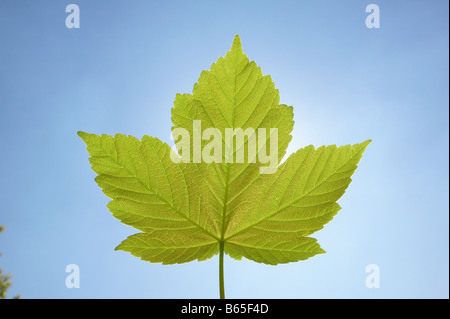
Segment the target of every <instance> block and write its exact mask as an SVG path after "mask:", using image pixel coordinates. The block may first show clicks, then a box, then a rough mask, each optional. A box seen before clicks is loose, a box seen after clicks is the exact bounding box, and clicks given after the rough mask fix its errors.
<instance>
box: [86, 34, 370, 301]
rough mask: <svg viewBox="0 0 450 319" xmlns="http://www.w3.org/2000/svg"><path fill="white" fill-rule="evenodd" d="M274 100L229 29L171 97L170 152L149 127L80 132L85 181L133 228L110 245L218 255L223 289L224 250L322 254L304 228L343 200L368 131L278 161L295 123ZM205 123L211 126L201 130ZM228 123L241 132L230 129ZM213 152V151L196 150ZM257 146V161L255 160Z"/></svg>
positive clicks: (144, 251)
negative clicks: (191, 81)
mask: <svg viewBox="0 0 450 319" xmlns="http://www.w3.org/2000/svg"><path fill="white" fill-rule="evenodd" d="M279 99H280V97H279V92H278V90H277V89H276V88H275V85H274V83H273V81H272V79H271V77H270V76H268V75H263V73H262V71H261V69H260V68H259V67H258V66H257V65H256V64H255V62H253V61H250V60H249V59H248V58H247V56H246V55H245V54H244V53H243V51H242V46H241V41H240V39H239V36H236V37H235V38H234V41H233V44H232V47H231V49H230V51H228V52H227V54H226V55H225V56H224V57H221V58H219V59H218V60H217V62H216V63H214V64H212V66H211V69H210V70H208V71H203V72H202V73H201V75H200V77H199V80H198V83H196V84H195V86H194V89H193V92H192V94H177V95H176V98H175V101H174V107H173V108H172V122H173V127H172V132H173V134H174V135H175V142H176V146H177V148H176V149H177V152H178V154H177V153H176V152H175V151H174V150H173V149H172V148H171V147H170V146H169V145H167V144H165V143H163V142H161V141H160V140H158V139H157V138H153V137H149V136H144V137H143V138H142V139H141V140H138V139H136V138H134V137H132V136H125V135H121V134H116V135H115V136H114V137H112V136H109V135H101V136H100V135H95V134H88V133H84V132H79V133H78V134H79V136H80V137H81V138H82V139H83V140H84V142H85V143H86V145H87V150H88V152H89V154H90V159H89V160H90V163H91V165H92V169H93V170H94V172H95V173H97V175H98V176H97V177H96V178H95V181H96V182H97V183H98V185H99V187H100V188H101V189H102V190H103V192H104V194H105V195H106V196H108V197H109V198H111V201H110V202H109V204H108V205H107V206H108V208H109V210H110V211H111V213H112V214H113V216H114V217H116V218H117V219H119V220H120V221H122V222H123V223H124V224H127V225H129V226H132V227H134V228H136V229H138V230H139V231H140V233H137V234H135V235H132V236H130V237H128V238H127V239H125V240H124V241H123V242H122V243H121V244H120V245H119V246H117V248H116V249H118V250H124V251H127V252H130V253H131V254H132V255H134V256H137V257H140V258H141V259H143V260H146V261H150V262H156V263H163V264H174V263H185V262H189V261H192V260H199V261H202V260H206V259H208V258H211V257H212V256H214V255H215V254H217V253H220V261H219V263H220V268H219V269H220V278H221V280H220V282H221V297H223V296H224V291H223V254H224V253H226V254H228V255H229V256H231V257H233V258H236V259H241V258H242V257H245V258H247V259H250V260H253V261H256V262H260V263H266V264H270V265H276V264H279V263H287V262H295V261H299V260H305V259H307V258H310V257H313V256H315V255H316V254H322V253H324V252H325V251H324V250H323V249H322V248H321V247H320V246H319V244H318V243H317V241H316V239H314V238H311V237H308V236H310V235H311V234H313V233H314V232H316V231H318V230H320V229H322V228H323V226H324V225H325V224H326V223H328V222H329V221H331V220H332V219H333V217H334V216H335V215H336V214H337V213H338V211H339V210H340V209H341V207H340V206H339V205H338V203H337V201H338V200H339V198H341V196H342V195H343V194H344V193H345V190H346V189H347V188H348V186H349V184H350V182H351V176H352V174H353V173H354V171H355V170H356V168H357V165H358V163H359V161H360V159H361V157H362V154H363V153H364V151H365V149H366V147H367V146H368V144H369V143H370V140H368V141H366V142H363V143H360V144H355V145H346V146H341V147H337V146H335V145H331V146H322V147H319V148H317V149H315V148H314V147H313V146H307V147H305V148H302V149H300V150H298V151H297V152H295V153H293V154H292V155H290V156H289V157H288V158H287V160H286V161H285V162H284V163H283V164H281V165H280V164H279V163H280V162H281V160H282V158H283V157H284V155H285V154H286V149H287V146H288V144H289V142H290V140H291V132H292V129H293V125H294V122H293V108H292V107H289V106H286V105H284V104H280V103H279ZM199 123H200V124H199ZM207 129H213V130H214V131H213V132H212V133H210V135H207V136H206V138H205V136H204V135H203V136H202V134H206V132H207V131H206V130H207ZM230 130H231V132H237V131H238V130H242V132H245V134H242V136H241V137H242V139H240V138H239V137H238V136H233V135H231V139H230V138H229V137H227V132H228V133H229V132H230ZM180 132H181V133H180ZM261 132H263V133H265V134H266V135H265V136H264V135H260V134H261ZM257 135H258V136H257ZM186 136H187V137H186ZM208 136H209V137H208ZM261 136H262V137H261ZM202 137H203V138H202ZM276 137H277V138H278V140H277V144H275V145H274V147H273V148H272V142H273V141H274V140H275V138H276ZM255 141H257V142H258V143H257V147H256V149H255V153H254V154H253V155H251V154H252V153H251V150H252V148H253V147H254V146H255V145H254V144H255V143H254V142H255ZM215 146H217V148H215ZM205 150H207V151H205ZM212 150H213V153H214V156H215V157H214V160H212V161H211V160H210V161H209V162H208V161H205V160H203V158H204V156H205V154H206V155H210V154H211V151H212ZM205 152H206V153H205ZM216 153H217V154H216ZM260 153H263V154H265V155H267V156H266V157H265V161H257V160H256V159H260V158H259V157H258V156H259V155H260ZM242 154H246V155H245V157H244V159H245V160H244V161H239V160H238V158H240V157H239V156H241V155H242ZM216 155H217V156H216Z"/></svg>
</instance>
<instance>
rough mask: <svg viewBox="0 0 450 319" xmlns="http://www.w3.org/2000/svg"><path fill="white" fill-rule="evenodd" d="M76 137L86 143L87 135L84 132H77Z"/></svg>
mask: <svg viewBox="0 0 450 319" xmlns="http://www.w3.org/2000/svg"><path fill="white" fill-rule="evenodd" d="M77 135H78V136H79V137H80V138H81V139H82V140H83V141H85V142H86V139H87V138H88V136H89V133H86V132H83V131H78V132H77Z"/></svg>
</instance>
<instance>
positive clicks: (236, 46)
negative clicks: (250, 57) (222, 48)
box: [231, 34, 242, 52]
mask: <svg viewBox="0 0 450 319" xmlns="http://www.w3.org/2000/svg"><path fill="white" fill-rule="evenodd" d="M233 50H238V51H241V52H242V43H241V38H240V37H239V34H236V35H235V36H234V39H233V44H232V45H231V51H233Z"/></svg>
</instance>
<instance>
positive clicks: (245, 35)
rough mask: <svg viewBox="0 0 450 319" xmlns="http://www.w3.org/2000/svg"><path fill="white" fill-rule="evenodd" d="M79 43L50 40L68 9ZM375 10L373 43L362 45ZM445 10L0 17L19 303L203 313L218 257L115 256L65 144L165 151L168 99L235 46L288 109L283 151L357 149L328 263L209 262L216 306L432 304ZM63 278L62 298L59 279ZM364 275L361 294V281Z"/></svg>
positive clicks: (141, 8) (43, 10) (112, 238)
mask: <svg viewBox="0 0 450 319" xmlns="http://www.w3.org/2000/svg"><path fill="white" fill-rule="evenodd" d="M70 3H76V4H78V5H79V7H80V11H81V28H80V29H67V28H66V26H65V19H66V16H67V15H68V14H67V13H66V12H65V7H66V5H67V4H70ZM370 3H376V4H378V5H379V7H380V10H381V28H380V29H367V28H366V26H365V19H366V16H367V13H366V12H365V7H366V6H367V5H368V4H370ZM448 6H449V4H448V1H444V0H434V1H412V0H402V1H400V0H396V1H393V0H389V1H382V0H377V1H372V0H371V1H361V0H358V1H356V0H352V1H331V0H328V1H317V0H314V1H313V0H309V1H260V0H259V1H220V2H219V1H164V2H163V1H92V0H90V1H87V0H78V1H42V0H41V1H31V0H28V1H25V0H23V1H13V0H2V1H1V2H0V154H1V156H0V167H1V168H2V169H1V173H0V178H1V186H0V201H1V209H0V225H6V231H5V232H4V233H2V234H1V235H0V251H1V252H2V253H3V255H2V256H1V257H0V267H1V268H3V271H4V272H11V273H12V274H13V276H14V278H13V286H12V288H11V289H10V293H9V296H11V297H12V296H13V295H15V294H17V293H20V294H21V295H22V297H23V298H217V297H218V295H219V292H218V256H215V257H214V258H212V259H210V260H208V261H206V262H201V263H199V262H191V263H188V264H183V265H174V266H162V265H159V264H150V263H147V262H143V261H141V260H139V259H138V258H135V257H133V256H131V255H130V254H128V253H125V252H121V251H114V248H115V247H116V245H118V244H119V243H120V242H121V241H122V240H123V239H124V238H125V237H126V236H128V235H130V234H133V233H135V232H136V231H135V230H134V229H132V228H131V227H129V226H126V225H123V224H121V223H120V222H119V221H118V220H116V219H114V218H113V217H112V216H111V214H110V213H109V211H108V210H107V208H106V206H105V205H106V204H107V203H108V199H107V198H106V196H104V195H103V194H102V192H101V190H100V189H99V188H98V186H97V185H96V183H95V182H94V180H93V179H94V177H95V175H94V173H93V172H92V171H91V169H90V165H89V162H88V154H87V152H86V149H85V145H84V143H83V142H82V141H81V139H80V138H79V137H78V136H77V135H76V132H77V131H79V130H83V131H87V132H92V133H107V134H115V133H117V132H120V133H124V134H131V135H134V136H136V137H138V138H140V137H142V135H145V134H148V135H152V136H157V137H159V138H160V139H162V140H163V141H166V142H170V140H169V136H170V127H171V121H170V109H171V107H172V105H173V100H174V98H175V94H176V93H190V92H191V91H192V87H193V85H194V83H195V82H196V81H197V79H198V76H199V75H200V72H201V70H203V69H209V67H210V65H211V64H212V63H213V62H215V61H216V60H217V58H218V57H219V56H223V55H224V54H225V53H226V51H227V50H229V48H230V46H231V42H232V39H233V37H234V35H235V34H239V35H240V36H241V40H242V43H243V49H244V52H245V53H246V54H247V55H248V56H249V58H250V59H251V60H255V61H256V63H257V64H258V65H259V66H260V67H261V68H262V70H263V72H264V74H270V75H271V76H272V78H273V80H274V82H275V84H276V86H277V88H278V89H279V90H280V96H281V103H284V104H288V105H292V106H294V113H295V118H294V119H295V128H294V131H293V139H292V142H291V144H290V147H289V149H288V151H289V152H292V151H295V150H297V149H298V148H300V147H303V146H305V145H309V144H313V145H316V146H320V145H323V144H337V145H343V144H349V143H357V142H361V141H364V140H366V139H369V138H371V139H372V140H373V142H372V144H371V145H370V146H369V148H368V149H367V151H366V153H365V155H364V158H363V159H362V161H361V163H360V166H359V168H358V170H357V172H356V174H355V175H354V178H353V182H352V184H351V185H350V187H349V189H348V190H347V192H346V194H345V195H344V196H343V197H342V198H341V199H340V200H339V203H340V205H341V206H342V208H343V209H342V210H341V211H340V213H339V214H338V215H337V216H336V217H335V219H334V220H333V221H332V222H330V223H329V224H328V225H326V227H325V228H324V229H323V230H321V231H319V232H318V233H316V234H315V235H314V237H316V238H317V239H318V240H319V242H320V244H321V246H322V247H323V248H324V249H325V250H326V251H327V253H326V254H324V255H318V256H316V257H314V258H312V259H309V260H307V261H304V262H298V263H291V264H287V265H279V266H276V267H273V266H267V265H262V264H257V263H254V262H251V261H248V260H242V261H235V260H232V259H230V258H229V257H228V256H227V257H226V259H225V283H226V287H225V288H226V294H227V297H229V298H448V297H449V295H448V291H449V275H448V273H449V254H448V252H449V197H448V196H449V195H448V191H449V180H448V175H449V156H448V155H449V147H448V146H449V120H448V116H449V92H448V85H449V74H448V68H449V65H448V59H449V50H448V45H449V43H448V41H449V40H448V39H449V34H448V27H449V17H448V10H449V8H448ZM72 263H74V264H78V265H79V267H80V275H81V277H80V285H81V287H80V288H79V289H68V288H66V286H65V279H66V276H67V275H68V274H67V273H66V272H65V268H66V265H68V264H72ZM373 263H374V264H377V265H378V266H379V267H380V288H378V289H368V288H366V286H365V279H366V276H367V275H368V274H367V273H366V272H365V268H366V266H367V265H368V264H373Z"/></svg>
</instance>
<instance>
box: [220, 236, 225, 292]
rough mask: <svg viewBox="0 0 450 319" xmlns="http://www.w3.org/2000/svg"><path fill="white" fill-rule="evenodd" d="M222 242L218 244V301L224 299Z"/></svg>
mask: <svg viewBox="0 0 450 319" xmlns="http://www.w3.org/2000/svg"><path fill="white" fill-rule="evenodd" d="M223 246H224V243H223V241H221V242H220V252H219V287H220V299H225V286H224V280H223Z"/></svg>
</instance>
